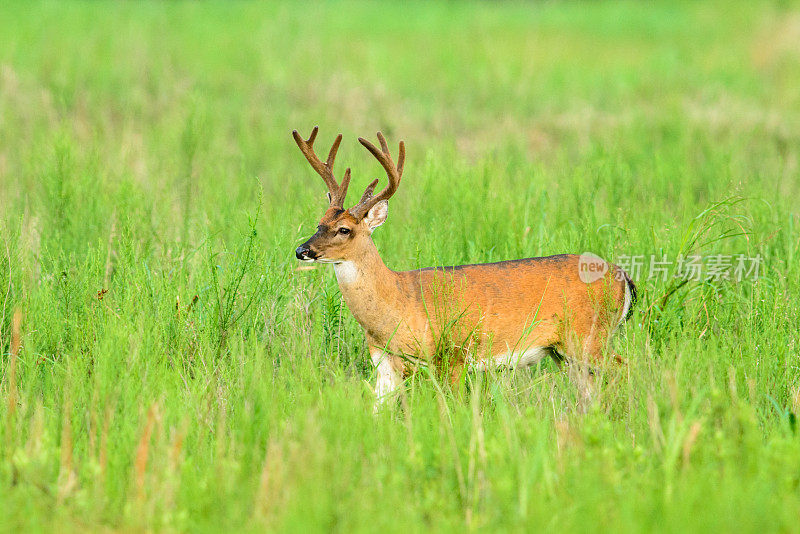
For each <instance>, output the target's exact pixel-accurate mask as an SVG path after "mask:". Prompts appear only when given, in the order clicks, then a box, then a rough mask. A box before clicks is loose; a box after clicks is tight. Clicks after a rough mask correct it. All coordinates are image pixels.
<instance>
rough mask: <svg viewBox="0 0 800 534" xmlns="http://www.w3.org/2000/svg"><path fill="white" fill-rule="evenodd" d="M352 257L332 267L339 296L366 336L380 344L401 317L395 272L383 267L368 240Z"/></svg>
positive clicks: (381, 261)
mask: <svg viewBox="0 0 800 534" xmlns="http://www.w3.org/2000/svg"><path fill="white" fill-rule="evenodd" d="M353 257H354V259H352V260H348V261H343V262H341V263H337V264H335V265H334V266H333V268H334V271H335V272H336V280H337V281H338V282H339V289H340V290H341V292H342V297H344V301H345V302H346V303H347V307H348V308H349V309H350V312H351V313H352V314H353V316H354V317H355V318H356V321H358V322H359V324H361V326H362V327H363V328H364V330H366V332H367V334H368V337H371V338H372V339H373V340H374V341H376V342H379V343H383V342H386V341H387V340H388V338H387V339H386V340H385V339H383V338H384V337H387V336H389V337H391V335H392V332H394V331H395V330H396V329H397V326H398V324H399V322H400V321H401V320H402V310H403V308H404V298H405V296H404V295H403V294H402V293H401V292H400V290H399V289H398V279H399V275H398V274H397V273H396V272H394V271H392V270H391V269H389V268H388V267H386V264H384V263H383V260H382V259H381V257H380V255H379V254H378V249H377V248H375V244H374V243H373V242H372V240H369V241H368V242H367V243H366V244H365V245H364V246H363V248H362V250H360V251H359V253H358V254H354V255H353Z"/></svg>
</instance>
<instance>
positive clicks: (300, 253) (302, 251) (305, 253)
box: [294, 245, 317, 260]
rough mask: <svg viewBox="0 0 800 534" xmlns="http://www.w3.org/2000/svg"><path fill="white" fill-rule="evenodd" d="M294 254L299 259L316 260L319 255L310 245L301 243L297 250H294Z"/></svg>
mask: <svg viewBox="0 0 800 534" xmlns="http://www.w3.org/2000/svg"><path fill="white" fill-rule="evenodd" d="M294 255H295V256H297V259H298V260H314V259H316V258H317V255H316V254H315V253H314V251H313V250H311V248H310V247H309V246H308V245H300V246H299V247H297V250H295V251H294Z"/></svg>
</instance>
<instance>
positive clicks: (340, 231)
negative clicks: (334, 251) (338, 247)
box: [339, 226, 350, 235]
mask: <svg viewBox="0 0 800 534" xmlns="http://www.w3.org/2000/svg"><path fill="white" fill-rule="evenodd" d="M339 233H340V234H342V235H347V234H349V233H350V228H347V227H346V226H342V227H341V228H339Z"/></svg>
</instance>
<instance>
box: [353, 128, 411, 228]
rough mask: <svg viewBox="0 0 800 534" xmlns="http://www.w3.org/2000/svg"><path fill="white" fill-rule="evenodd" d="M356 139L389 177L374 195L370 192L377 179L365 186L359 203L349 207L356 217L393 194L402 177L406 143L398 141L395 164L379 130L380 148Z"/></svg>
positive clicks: (364, 140) (359, 216)
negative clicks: (380, 189) (398, 149)
mask: <svg viewBox="0 0 800 534" xmlns="http://www.w3.org/2000/svg"><path fill="white" fill-rule="evenodd" d="M358 141H359V142H360V143H361V144H362V145H364V147H365V148H366V149H367V150H369V151H370V153H371V154H372V155H373V156H375V159H377V160H378V162H380V164H381V166H382V167H383V168H384V170H385V171H386V177H387V178H388V179H389V183H388V185H387V186H386V188H385V189H384V190H383V191H381V192H380V193H378V194H377V195H376V196H373V195H372V193H373V191H374V190H375V186H376V185H377V183H378V180H375V181H374V182H372V183H371V184H370V185H369V186H367V189H366V191H364V194H363V195H362V197H361V200H360V201H359V203H358V204H356V205H355V206H353V207H352V208H350V213H352V214H353V216H355V217H356V218H361V217H363V216H364V215H366V214H367V212H368V211H369V210H370V209H371V208H372V206H374V205H375V204H377V203H378V202H380V201H381V200H387V199H389V198H390V197H391V196H392V195H394V193H395V191H397V187H398V186H399V185H400V179H401V178H402V177H403V165H404V164H405V159H406V145H405V143H404V142H403V141H400V151H399V153H398V157H397V165H395V164H394V161H392V155H391V154H390V153H389V145H388V143H387V142H386V138H385V137H383V134H382V133H381V132H378V142H379V143H380V144H381V150H378V148H377V147H376V146H375V145H373V144H372V143H370V142H369V141H367V140H366V139H364V138H363V137H359V138H358Z"/></svg>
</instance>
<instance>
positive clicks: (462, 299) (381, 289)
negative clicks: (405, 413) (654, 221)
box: [306, 208, 625, 368]
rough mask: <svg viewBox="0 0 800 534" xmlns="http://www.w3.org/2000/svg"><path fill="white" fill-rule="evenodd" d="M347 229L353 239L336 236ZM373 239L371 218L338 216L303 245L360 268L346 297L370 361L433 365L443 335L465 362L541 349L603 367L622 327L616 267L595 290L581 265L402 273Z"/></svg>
mask: <svg viewBox="0 0 800 534" xmlns="http://www.w3.org/2000/svg"><path fill="white" fill-rule="evenodd" d="M342 226H345V227H347V228H349V229H350V231H351V233H350V234H349V235H346V236H345V235H341V234H339V233H337V231H338V229H339V228H341V227H342ZM371 233H372V232H371V230H370V228H369V226H368V223H367V217H365V218H364V219H362V220H361V221H356V220H355V218H354V217H353V216H352V215H351V214H350V213H348V212H342V211H341V210H339V209H336V208H331V209H329V210H328V211H327V212H326V213H325V216H324V217H323V218H322V220H321V221H320V225H319V230H318V232H317V233H316V234H315V235H314V236H313V237H312V238H311V239H309V240H308V241H307V242H306V245H307V246H309V247H310V248H311V249H312V250H313V251H314V252H315V253H316V254H318V255H319V259H321V260H323V261H332V262H350V263H351V264H352V265H353V266H354V267H355V271H356V272H357V276H356V278H355V279H354V280H352V281H342V280H340V284H339V287H340V289H341V291H342V296H343V297H344V300H345V302H346V303H347V306H348V308H349V309H350V311H351V312H352V313H353V315H354V316H355V318H356V320H357V321H358V322H359V324H361V326H362V327H363V328H364V333H365V335H366V338H367V342H368V344H369V346H370V350H371V351H373V350H384V351H387V352H390V353H391V354H394V355H396V356H401V355H406V356H409V355H410V356H415V357H419V358H422V359H428V358H430V357H431V356H432V355H433V354H434V353H435V352H436V351H437V348H438V347H439V346H440V342H441V341H442V336H443V335H446V336H447V338H448V340H449V342H450V343H451V345H452V347H451V348H452V349H453V350H455V351H456V352H457V353H459V354H461V355H462V356H463V357H465V358H466V357H468V356H474V357H476V358H478V359H481V358H487V357H491V356H496V355H498V354H502V353H507V352H509V351H513V352H515V353H519V352H523V351H524V350H525V349H527V348H531V347H534V346H542V347H552V348H553V349H554V350H556V351H557V352H558V353H560V354H562V355H564V356H566V357H569V358H574V359H580V360H583V361H590V362H596V361H597V360H599V359H600V358H601V356H602V353H603V350H604V349H605V347H606V345H607V342H608V340H609V337H610V334H611V332H612V331H613V329H614V328H615V327H616V326H617V324H618V323H619V321H620V320H621V317H620V314H621V311H622V307H623V303H624V299H625V286H624V284H625V282H624V279H622V278H621V277H620V276H615V275H618V274H619V271H618V268H617V267H612V268H611V269H610V270H609V272H608V273H607V274H606V276H605V277H604V278H601V279H600V280H597V281H596V282H593V283H591V284H586V283H584V282H583V281H581V280H580V278H579V276H578V261H579V260H578V258H579V257H578V256H576V255H561V256H549V257H545V258H528V259H523V260H513V261H506V262H499V263H490V264H477V265H463V266H458V267H444V268H432V269H421V270H415V271H404V272H395V271H392V270H390V269H389V268H388V267H386V265H385V264H384V263H383V260H382V259H381V257H380V256H379V254H378V251H377V249H376V247H375V245H374V243H373V241H372V238H371ZM403 361H404V360H403V359H402V358H398V360H397V367H398V368H404V367H405V366H406V364H405V363H403Z"/></svg>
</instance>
